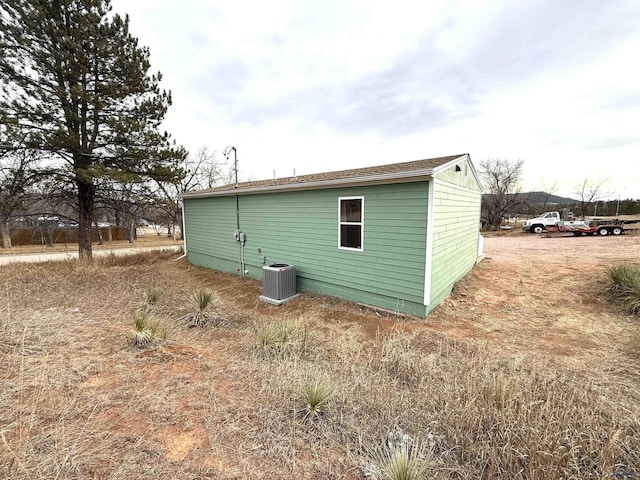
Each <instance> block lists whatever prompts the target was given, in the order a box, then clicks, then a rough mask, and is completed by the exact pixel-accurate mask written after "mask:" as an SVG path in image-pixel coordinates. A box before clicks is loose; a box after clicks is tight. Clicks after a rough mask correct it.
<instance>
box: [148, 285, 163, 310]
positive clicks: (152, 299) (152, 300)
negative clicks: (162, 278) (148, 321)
mask: <svg viewBox="0 0 640 480" xmlns="http://www.w3.org/2000/svg"><path fill="white" fill-rule="evenodd" d="M161 296H162V288H160V287H151V288H149V289H148V290H147V304H148V305H151V306H153V305H156V304H157V303H158V302H159V301H160V297H161Z"/></svg>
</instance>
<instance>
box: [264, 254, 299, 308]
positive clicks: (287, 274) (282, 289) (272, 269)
mask: <svg viewBox="0 0 640 480" xmlns="http://www.w3.org/2000/svg"><path fill="white" fill-rule="evenodd" d="M297 296H298V294H297V289H296V267H295V265H286V264H282V263H276V264H272V265H267V266H264V267H262V295H261V296H260V300H264V301H266V302H269V303H271V304H274V305H280V304H282V303H284V302H286V301H287V300H290V299H292V298H294V297H297Z"/></svg>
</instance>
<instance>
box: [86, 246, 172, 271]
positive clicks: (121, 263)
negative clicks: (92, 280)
mask: <svg viewBox="0 0 640 480" xmlns="http://www.w3.org/2000/svg"><path fill="white" fill-rule="evenodd" d="M180 255H182V249H179V250H178V249H175V248H162V249H158V250H152V251H148V252H140V253H134V254H121V255H116V254H115V253H110V254H108V255H99V256H98V255H97V256H95V257H94V259H93V262H94V263H95V264H97V265H99V266H102V267H130V266H135V265H149V264H154V263H159V262H164V261H166V260H170V259H174V258H178V256H180Z"/></svg>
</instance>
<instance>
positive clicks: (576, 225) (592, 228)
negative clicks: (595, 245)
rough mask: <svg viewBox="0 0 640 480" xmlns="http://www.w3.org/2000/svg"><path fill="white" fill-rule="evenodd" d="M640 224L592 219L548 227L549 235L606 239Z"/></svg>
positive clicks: (631, 221)
mask: <svg viewBox="0 0 640 480" xmlns="http://www.w3.org/2000/svg"><path fill="white" fill-rule="evenodd" d="M632 223H640V220H617V219H616V220H608V219H592V220H591V221H589V223H586V222H584V221H573V222H560V223H558V224H557V225H548V226H547V227H546V230H547V233H551V234H553V233H572V234H573V235H575V236H581V235H598V236H600V237H606V236H608V235H616V236H617V235H622V234H624V233H625V232H626V231H627V230H626V229H625V227H624V226H625V225H626V224H632Z"/></svg>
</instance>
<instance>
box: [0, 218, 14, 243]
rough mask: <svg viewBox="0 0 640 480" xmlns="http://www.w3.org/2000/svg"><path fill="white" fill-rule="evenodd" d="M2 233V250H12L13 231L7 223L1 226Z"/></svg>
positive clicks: (0, 231)
mask: <svg viewBox="0 0 640 480" xmlns="http://www.w3.org/2000/svg"><path fill="white" fill-rule="evenodd" d="M0 233H1V234H2V248H11V231H10V230H9V224H8V223H7V222H2V224H1V225H0Z"/></svg>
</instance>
